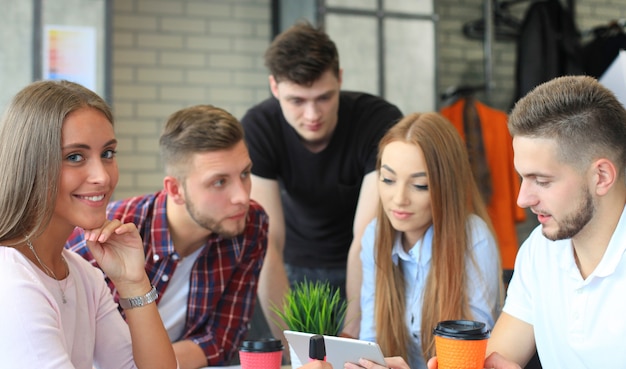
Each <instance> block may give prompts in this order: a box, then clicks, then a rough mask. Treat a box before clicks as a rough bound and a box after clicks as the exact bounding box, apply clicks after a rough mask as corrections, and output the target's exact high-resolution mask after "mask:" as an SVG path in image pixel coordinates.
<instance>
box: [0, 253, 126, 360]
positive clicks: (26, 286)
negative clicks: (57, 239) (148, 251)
mask: <svg viewBox="0 0 626 369" xmlns="http://www.w3.org/2000/svg"><path fill="white" fill-rule="evenodd" d="M63 256H64V257H65V259H66V260H67V264H68V265H69V269H70V274H69V276H68V277H67V278H66V279H64V280H62V281H56V280H54V279H52V278H50V277H49V276H48V275H46V274H45V273H44V272H43V271H41V270H40V269H39V268H37V267H36V266H35V265H34V264H33V263H32V262H31V261H30V260H28V259H27V258H26V257H25V256H24V255H22V254H21V253H20V252H19V251H17V250H16V249H14V248H11V247H3V246H0V301H1V302H0V332H1V334H0V361H1V362H2V366H3V367H6V368H38V369H45V368H50V369H66V368H78V369H92V367H93V366H94V365H96V366H97V367H98V368H100V369H107V368H110V369H120V368H136V366H135V363H134V361H133V353H132V346H131V339H130V331H129V329H128V326H127V325H126V323H125V322H124V320H123V319H122V316H121V315H120V313H119V312H118V310H117V305H116V304H115V303H114V301H113V298H112V296H111V292H110V290H109V287H108V286H107V285H106V283H105V281H104V278H103V276H102V272H101V271H100V270H99V269H96V268H94V267H93V266H91V265H90V264H89V263H88V262H87V261H85V260H84V259H83V258H81V257H80V256H79V255H77V254H75V253H73V252H71V251H68V250H63ZM59 283H60V286H59ZM61 289H63V290H64V293H65V296H66V298H67V303H65V304H64V303H63V300H62V297H61V296H62V295H61Z"/></svg>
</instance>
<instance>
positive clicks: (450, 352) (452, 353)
mask: <svg viewBox="0 0 626 369" xmlns="http://www.w3.org/2000/svg"><path fill="white" fill-rule="evenodd" d="M433 334H434V335H435V350H436V351H437V362H438V364H439V369H483V368H484V366H483V364H484V362H485V352H486V351H487V339H488V338H489V330H488V329H487V327H486V325H485V323H481V322H476V321H472V320H446V321H442V322H439V323H438V324H437V327H435V329H434V330H433Z"/></svg>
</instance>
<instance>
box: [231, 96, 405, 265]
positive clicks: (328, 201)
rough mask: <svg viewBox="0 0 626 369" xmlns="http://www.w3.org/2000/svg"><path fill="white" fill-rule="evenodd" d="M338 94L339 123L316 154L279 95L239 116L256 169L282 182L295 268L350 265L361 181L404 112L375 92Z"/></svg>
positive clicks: (288, 252) (288, 251)
mask: <svg viewBox="0 0 626 369" xmlns="http://www.w3.org/2000/svg"><path fill="white" fill-rule="evenodd" d="M339 99H340V100H339V112H338V121H337V127H336V128H335V131H334V132H333V136H332V138H331V140H330V142H329V144H328V146H327V147H326V148H325V149H324V150H322V151H320V152H318V153H312V152H310V151H309V150H308V149H306V148H305V147H304V146H303V145H302V143H301V141H300V138H299V136H298V134H297V133H296V131H295V130H294V129H293V128H292V127H291V126H290V125H289V124H288V123H287V121H286V120H285V118H284V116H283V114H282V111H281V109H280V105H279V102H278V100H276V99H275V98H273V97H271V98H269V99H267V100H265V101H263V102H261V103H260V104H258V105H256V106H254V107H252V108H251V109H250V110H249V111H248V112H247V113H246V115H245V116H244V117H243V118H242V120H241V123H242V124H243V127H244V130H245V137H246V142H247V144H248V149H249V151H250V157H251V159H252V163H253V166H252V173H253V174H254V175H257V176H259V177H263V178H268V179H276V180H278V182H279V184H280V189H281V197H282V201H283V211H284V215H285V230H286V239H285V254H284V257H285V262H287V263H289V264H292V265H295V266H309V267H342V266H345V265H346V259H347V255H348V249H349V248H350V243H351V242H352V225H353V221H354V213H355V211H356V205H357V201H358V197H359V191H360V189H361V182H362V181H363V177H364V176H365V174H367V173H369V172H371V171H373V170H374V169H375V166H376V154H377V147H378V142H379V140H380V139H381V137H382V136H383V135H384V133H385V132H386V131H387V129H388V128H389V127H390V126H391V125H393V124H394V123H395V122H397V121H398V120H399V119H400V118H401V116H402V114H401V112H400V110H399V109H398V108H397V107H395V106H394V105H391V104H390V103H388V102H386V101H385V100H383V99H381V98H379V97H376V96H372V95H368V94H364V93H357V92H347V91H342V92H341V93H340V98H339ZM371 201H378V200H377V199H376V198H373V199H371ZM271 221H272V220H271V219H270V222H271Z"/></svg>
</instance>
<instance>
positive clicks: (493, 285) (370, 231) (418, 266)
mask: <svg viewBox="0 0 626 369" xmlns="http://www.w3.org/2000/svg"><path fill="white" fill-rule="evenodd" d="M468 228H469V230H470V231H471V237H472V238H471V239H472V247H471V250H472V252H473V256H474V260H475V261H476V263H475V264H476V265H474V263H472V262H470V261H469V258H468V267H467V283H468V285H467V286H468V288H469V293H468V297H469V300H470V301H469V304H470V309H471V311H472V314H473V319H474V320H477V321H481V322H484V323H486V324H487V326H488V327H489V329H491V328H492V327H493V324H494V321H495V319H496V318H497V315H498V314H499V313H500V309H501V306H500V304H499V300H500V298H499V280H500V278H501V275H500V268H499V267H498V259H499V254H498V249H497V245H496V241H495V239H494V238H493V236H492V234H491V233H490V232H489V228H488V227H487V224H485V222H484V221H483V220H482V219H480V217H478V216H476V215H471V216H470V218H469V219H468ZM375 235H376V219H374V220H373V221H372V222H371V223H370V224H368V226H367V228H366V229H365V232H364V233H363V238H362V239H361V262H362V266H363V283H362V285H361V331H360V334H359V339H361V340H365V341H371V342H374V341H376V322H375V321H374V297H375V296H374V295H375V289H376V265H375V260H374V258H375V254H374V242H375V239H376V238H375ZM400 237H401V234H397V236H396V240H395V242H394V245H393V250H392V260H393V262H394V263H395V264H396V265H398V263H402V268H403V272H404V278H405V282H406V301H407V308H406V316H405V317H404V320H405V324H406V325H407V326H408V327H409V332H410V333H411V339H412V342H413V345H412V346H411V347H410V351H411V358H410V362H409V365H410V366H411V369H426V362H425V360H424V358H423V357H422V354H421V351H422V346H421V340H420V330H421V327H420V325H421V320H422V293H423V290H424V285H425V283H426V277H427V275H428V271H429V269H430V260H431V255H432V241H433V227H432V226H431V227H430V228H428V230H427V231H426V233H425V235H424V237H423V238H422V239H421V240H419V241H417V243H416V244H415V245H414V246H413V247H412V248H411V249H410V250H409V252H408V253H407V252H406V251H404V249H403V247H402V243H401V240H400ZM394 321H395V318H394V317H389V319H388V320H387V321H385V322H380V324H393V322H394Z"/></svg>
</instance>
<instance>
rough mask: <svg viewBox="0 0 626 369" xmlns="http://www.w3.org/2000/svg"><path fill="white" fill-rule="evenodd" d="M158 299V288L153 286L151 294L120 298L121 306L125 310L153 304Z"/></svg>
mask: <svg viewBox="0 0 626 369" xmlns="http://www.w3.org/2000/svg"><path fill="white" fill-rule="evenodd" d="M157 298H159V293H158V292H157V290H156V288H155V287H154V286H152V289H151V290H150V292H148V293H146V294H145V295H143V296H135V297H129V298H121V297H120V306H121V307H122V309H124V310H128V309H133V308H136V307H141V306H144V305H148V304H151V303H153V302H155V301H156V300H157Z"/></svg>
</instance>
